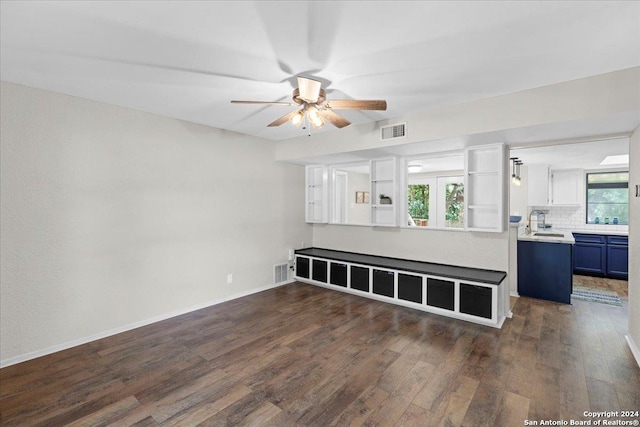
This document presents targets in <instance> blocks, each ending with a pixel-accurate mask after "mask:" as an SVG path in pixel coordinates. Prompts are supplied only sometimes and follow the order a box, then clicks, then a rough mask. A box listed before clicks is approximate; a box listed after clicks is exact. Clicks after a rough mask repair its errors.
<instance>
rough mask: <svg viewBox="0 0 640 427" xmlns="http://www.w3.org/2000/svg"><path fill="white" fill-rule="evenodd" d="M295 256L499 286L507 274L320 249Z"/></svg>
mask: <svg viewBox="0 0 640 427" xmlns="http://www.w3.org/2000/svg"><path fill="white" fill-rule="evenodd" d="M295 253H296V255H304V256H309V257H313V258H324V259H328V260H334V261H342V262H348V263H353V264H362V265H370V266H374V267H381V268H388V269H391V270H403V271H408V272H413V273H420V274H428V275H432V276H440V277H448V278H452V279H458V280H468V281H471V282H478V283H487V284H489V285H496V286H497V285H500V284H501V283H502V281H503V280H504V278H505V277H506V276H507V273H505V272H504V271H496V270H485V269H482V268H470V267H459V266H455V265H448V264H435V263H432V262H424V261H411V260H407V259H398V258H387V257H383V256H376V255H365V254H357V253H352V252H343V251H334V250H330V249H321V248H305V249H297V250H296V251H295Z"/></svg>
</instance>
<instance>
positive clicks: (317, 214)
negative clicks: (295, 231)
mask: <svg viewBox="0 0 640 427" xmlns="http://www.w3.org/2000/svg"><path fill="white" fill-rule="evenodd" d="M305 172H306V175H305V181H306V195H305V203H306V221H307V222H318V223H326V222H327V220H328V216H329V215H328V213H329V206H328V200H329V197H328V182H327V181H328V174H327V167H326V166H322V165H310V166H307V167H306V170H305Z"/></svg>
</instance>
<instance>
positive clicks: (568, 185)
mask: <svg viewBox="0 0 640 427" xmlns="http://www.w3.org/2000/svg"><path fill="white" fill-rule="evenodd" d="M583 175H584V174H583V171H582V170H581V169H567V170H552V171H551V204H552V205H565V206H578V205H581V204H582V199H583V188H584V185H583V181H584V179H583Z"/></svg>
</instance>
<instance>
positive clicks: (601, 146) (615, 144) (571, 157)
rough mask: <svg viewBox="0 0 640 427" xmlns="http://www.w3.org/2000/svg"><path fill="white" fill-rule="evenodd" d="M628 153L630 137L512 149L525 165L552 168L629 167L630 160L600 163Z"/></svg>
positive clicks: (513, 155) (512, 155)
mask: <svg viewBox="0 0 640 427" xmlns="http://www.w3.org/2000/svg"><path fill="white" fill-rule="evenodd" d="M628 153H629V139H628V138H619V139H609V140H604V141H592V142H583V143H580V144H563V145H553V146H547V147H532V148H521V149H516V150H511V157H517V158H519V159H520V160H522V161H523V163H524V164H525V165H549V166H550V167H551V168H552V169H602V168H605V169H607V168H620V167H623V168H627V167H629V163H628V161H627V162H626V163H623V164H617V165H605V166H602V165H600V163H601V162H602V161H603V160H604V159H605V157H607V156H617V155H623V154H628Z"/></svg>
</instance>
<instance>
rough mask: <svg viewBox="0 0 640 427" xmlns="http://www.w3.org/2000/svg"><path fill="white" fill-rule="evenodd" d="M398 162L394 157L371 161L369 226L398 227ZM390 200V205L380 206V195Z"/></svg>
mask: <svg viewBox="0 0 640 427" xmlns="http://www.w3.org/2000/svg"><path fill="white" fill-rule="evenodd" d="M397 163H398V160H397V159H396V158H395V157H392V158H387V159H376V160H371V161H370V164H369V170H370V172H369V174H370V179H371V225H375V226H387V227H396V226H397V225H398V209H397V207H398V202H399V200H398V189H397V186H398V185H397V182H398V180H397V170H398V165H397ZM381 194H384V195H385V196H388V197H390V198H391V204H381V203H380V195H381Z"/></svg>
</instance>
